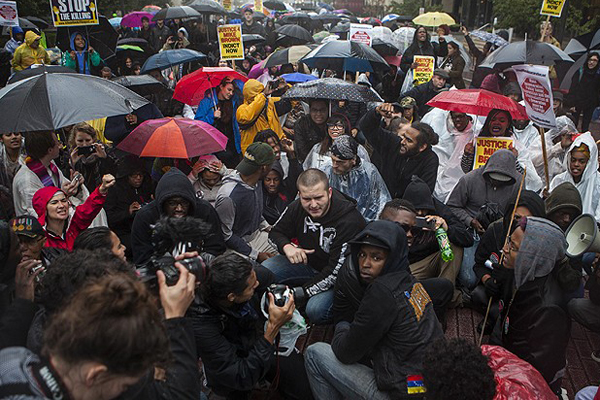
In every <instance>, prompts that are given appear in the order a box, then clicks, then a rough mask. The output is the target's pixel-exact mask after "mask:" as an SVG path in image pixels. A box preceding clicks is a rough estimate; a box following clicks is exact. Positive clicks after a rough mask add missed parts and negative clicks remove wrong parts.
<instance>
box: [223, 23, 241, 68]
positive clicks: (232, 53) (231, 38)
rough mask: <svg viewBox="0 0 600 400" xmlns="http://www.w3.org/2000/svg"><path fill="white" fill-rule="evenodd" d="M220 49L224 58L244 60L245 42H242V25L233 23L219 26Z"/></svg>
mask: <svg viewBox="0 0 600 400" xmlns="http://www.w3.org/2000/svg"><path fill="white" fill-rule="evenodd" d="M217 32H218V34H219V35H218V36H219V49H220V51H221V59H223V60H243V59H244V43H243V42H242V25H241V24H231V25H221V26H219V27H217Z"/></svg>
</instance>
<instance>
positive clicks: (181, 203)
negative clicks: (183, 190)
mask: <svg viewBox="0 0 600 400" xmlns="http://www.w3.org/2000/svg"><path fill="white" fill-rule="evenodd" d="M166 205H167V207H171V208H175V207H177V206H181V207H182V208H188V207H189V206H190V202H189V201H187V200H185V199H173V200H169V201H167V202H166Z"/></svg>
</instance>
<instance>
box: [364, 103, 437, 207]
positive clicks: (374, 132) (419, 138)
mask: <svg viewBox="0 0 600 400" xmlns="http://www.w3.org/2000/svg"><path fill="white" fill-rule="evenodd" d="M393 113H394V105H393V104H387V103H385V104H381V105H379V106H377V107H376V108H374V109H372V110H371V111H369V112H367V114H366V115H365V117H364V118H363V119H362V120H361V122H360V124H359V128H360V130H361V131H362V132H363V134H364V135H365V137H366V138H367V140H368V141H369V143H370V144H371V146H373V149H374V154H375V153H377V154H378V157H379V159H380V160H381V162H380V164H381V165H379V172H380V173H381V175H382V177H383V180H384V182H385V184H386V185H387V187H388V190H389V192H390V194H391V196H392V198H401V197H402V196H403V195H404V191H405V190H406V186H408V184H409V183H410V180H411V177H412V176H413V175H417V176H418V177H419V178H421V179H423V181H425V183H426V184H427V186H429V189H430V190H431V191H432V192H433V189H434V187H435V182H436V179H437V171H438V165H439V161H438V156H437V155H436V154H435V152H434V151H433V150H432V147H433V146H435V145H436V144H437V143H438V136H437V135H436V133H435V132H434V131H433V129H431V127H430V126H429V125H427V124H424V123H422V122H418V123H415V124H412V125H407V126H403V127H402V128H401V129H400V130H399V131H398V132H390V131H387V130H384V129H383V128H382V125H381V119H382V117H383V118H385V117H387V118H389V117H391V116H392V114H393Z"/></svg>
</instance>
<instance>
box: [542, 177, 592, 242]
mask: <svg viewBox="0 0 600 400" xmlns="http://www.w3.org/2000/svg"><path fill="white" fill-rule="evenodd" d="M545 206H546V215H547V216H548V219H549V220H550V221H552V222H554V223H555V224H556V225H558V226H559V227H560V229H562V231H563V232H566V231H567V228H569V225H571V222H573V220H574V219H575V218H577V217H579V216H580V215H581V213H582V210H583V204H582V202H581V195H580V194H579V191H578V190H577V188H576V187H575V185H573V184H572V183H570V182H563V183H561V184H560V185H558V186H557V187H555V188H554V189H553V190H552V192H550V195H549V196H548V197H547V198H546V200H545Z"/></svg>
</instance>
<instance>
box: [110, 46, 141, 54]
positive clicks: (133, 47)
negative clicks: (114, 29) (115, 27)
mask: <svg viewBox="0 0 600 400" xmlns="http://www.w3.org/2000/svg"><path fill="white" fill-rule="evenodd" d="M123 50H132V51H137V52H140V53H143V52H144V49H142V48H141V47H140V46H134V45H132V44H122V45H120V46H117V52H119V51H123Z"/></svg>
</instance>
